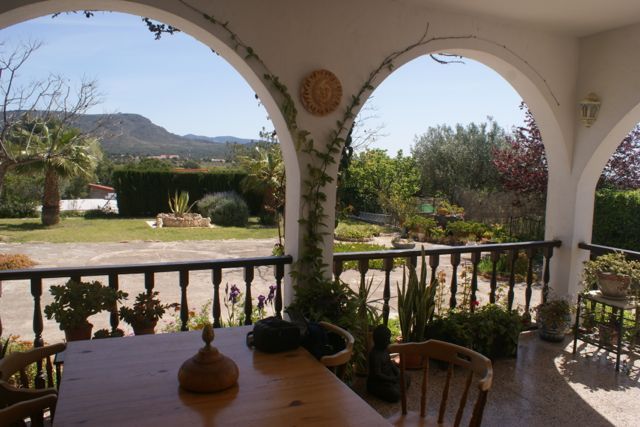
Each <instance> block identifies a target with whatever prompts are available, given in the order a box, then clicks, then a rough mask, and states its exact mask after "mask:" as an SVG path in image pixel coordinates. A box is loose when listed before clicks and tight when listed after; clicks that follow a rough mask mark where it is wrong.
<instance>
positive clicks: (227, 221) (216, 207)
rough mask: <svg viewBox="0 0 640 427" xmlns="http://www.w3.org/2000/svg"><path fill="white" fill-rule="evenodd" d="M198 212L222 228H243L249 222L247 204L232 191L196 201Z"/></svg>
mask: <svg viewBox="0 0 640 427" xmlns="http://www.w3.org/2000/svg"><path fill="white" fill-rule="evenodd" d="M198 211H199V212H200V213H201V214H202V215H204V216H208V217H209V218H211V221H212V222H213V223H214V224H217V225H222V226H236V227H244V226H246V225H247V222H248V221H249V208H248V207H247V203H246V202H245V201H244V199H243V198H242V197H240V196H239V195H238V194H237V193H235V192H233V191H228V192H222V193H214V194H207V195H206V196H204V197H203V198H202V199H200V200H199V201H198Z"/></svg>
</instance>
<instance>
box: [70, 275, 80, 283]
mask: <svg viewBox="0 0 640 427" xmlns="http://www.w3.org/2000/svg"><path fill="white" fill-rule="evenodd" d="M69 279H71V280H73V281H74V282H78V283H80V282H81V281H82V276H78V275H75V276H71V277H69Z"/></svg>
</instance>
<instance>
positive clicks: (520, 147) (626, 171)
mask: <svg viewBox="0 0 640 427" xmlns="http://www.w3.org/2000/svg"><path fill="white" fill-rule="evenodd" d="M520 108H521V109H525V111H526V112H525V124H524V126H520V127H517V128H516V129H515V131H514V134H513V135H512V136H507V137H506V141H507V145H506V146H504V147H501V148H495V149H494V150H493V164H494V165H495V167H496V169H497V170H498V173H499V174H500V182H501V183H502V185H503V187H504V188H505V189H506V190H510V191H515V192H517V193H520V194H529V195H533V194H540V195H544V194H546V191H547V177H548V172H547V157H546V155H545V151H544V145H543V144H542V138H541V137H540V129H538V126H537V125H536V122H535V120H534V119H533V115H532V114H531V111H529V109H528V108H527V106H526V105H525V104H524V103H522V104H520ZM598 188H614V189H618V190H629V189H636V188H640V124H638V125H636V127H635V128H633V130H632V131H631V132H629V134H628V135H627V136H626V137H625V138H624V139H623V140H622V142H621V143H620V145H619V146H618V148H617V149H616V151H615V152H614V153H613V155H612V156H611V158H610V159H609V161H608V162H607V164H606V166H605V167H604V169H603V171H602V175H601V176H600V180H599V181H598Z"/></svg>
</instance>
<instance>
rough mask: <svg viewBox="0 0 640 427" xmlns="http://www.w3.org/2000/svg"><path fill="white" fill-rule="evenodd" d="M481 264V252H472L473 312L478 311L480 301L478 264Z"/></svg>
mask: <svg viewBox="0 0 640 427" xmlns="http://www.w3.org/2000/svg"><path fill="white" fill-rule="evenodd" d="M479 263H480V252H472V253H471V265H472V266H473V269H472V272H471V298H470V301H469V302H470V304H471V312H473V311H474V310H475V309H476V302H477V301H478V297H477V292H478V264H479Z"/></svg>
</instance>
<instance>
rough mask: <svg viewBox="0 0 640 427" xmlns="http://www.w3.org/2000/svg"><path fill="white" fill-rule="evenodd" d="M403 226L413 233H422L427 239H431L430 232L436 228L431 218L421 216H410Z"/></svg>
mask: <svg viewBox="0 0 640 427" xmlns="http://www.w3.org/2000/svg"><path fill="white" fill-rule="evenodd" d="M404 226H405V227H407V228H408V229H409V231H412V232H414V233H424V234H425V235H426V237H427V238H429V237H431V232H432V231H433V229H434V228H437V227H438V223H437V222H436V220H435V219H433V218H428V217H425V216H422V215H412V216H410V217H409V218H407V220H406V221H405V223H404Z"/></svg>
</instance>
